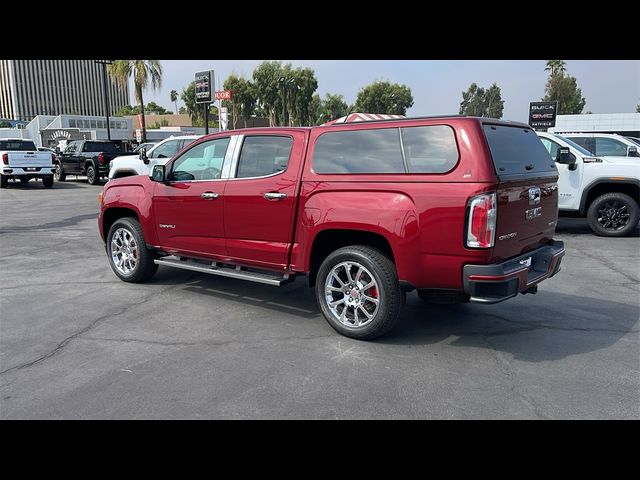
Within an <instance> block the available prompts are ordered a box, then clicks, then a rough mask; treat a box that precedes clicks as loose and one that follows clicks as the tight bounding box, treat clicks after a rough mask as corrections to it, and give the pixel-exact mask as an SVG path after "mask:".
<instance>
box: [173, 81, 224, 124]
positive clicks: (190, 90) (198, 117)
mask: <svg viewBox="0 0 640 480" xmlns="http://www.w3.org/2000/svg"><path fill="white" fill-rule="evenodd" d="M180 99H181V100H182V101H183V102H184V108H185V113H188V114H189V117H190V118H191V125H193V126H194V127H204V104H202V103H196V82H195V80H194V81H193V82H191V83H190V84H189V85H187V86H186V87H185V88H183V89H182V93H181V94H180ZM217 115H218V109H217V108H216V107H215V106H214V105H213V103H210V104H209V126H210V127H217V126H218V122H217V120H216V118H217Z"/></svg>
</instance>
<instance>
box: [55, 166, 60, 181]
mask: <svg viewBox="0 0 640 480" xmlns="http://www.w3.org/2000/svg"><path fill="white" fill-rule="evenodd" d="M55 176H56V180H60V165H56V173H55Z"/></svg>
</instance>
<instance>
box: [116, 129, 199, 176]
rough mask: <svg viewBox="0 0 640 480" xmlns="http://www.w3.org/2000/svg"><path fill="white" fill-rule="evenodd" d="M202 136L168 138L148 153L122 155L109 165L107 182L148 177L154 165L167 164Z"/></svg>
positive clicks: (145, 151) (142, 150)
mask: <svg viewBox="0 0 640 480" xmlns="http://www.w3.org/2000/svg"><path fill="white" fill-rule="evenodd" d="M201 136H202V135H182V136H177V137H169V138H166V139H164V140H163V141H161V142H160V143H158V144H156V145H154V146H153V147H151V148H150V149H149V151H147V150H145V149H144V148H143V149H141V150H140V152H138V154H137V155H122V156H119V157H116V158H114V159H113V160H112V161H111V162H110V163H109V180H112V179H114V178H121V177H129V176H131V175H148V174H149V172H150V171H151V169H152V168H153V166H154V165H157V164H160V163H162V164H164V163H166V162H168V161H169V160H170V159H171V157H172V156H173V155H175V154H176V152H178V151H180V150H182V149H183V148H184V147H185V146H187V145H189V144H190V143H191V142H193V141H194V140H197V139H198V138H200V137H201Z"/></svg>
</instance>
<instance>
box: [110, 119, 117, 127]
mask: <svg viewBox="0 0 640 480" xmlns="http://www.w3.org/2000/svg"><path fill="white" fill-rule="evenodd" d="M109 127H111V128H116V121H115V120H110V121H109Z"/></svg>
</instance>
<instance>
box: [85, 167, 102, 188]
mask: <svg viewBox="0 0 640 480" xmlns="http://www.w3.org/2000/svg"><path fill="white" fill-rule="evenodd" d="M86 174H87V182H89V184H90V185H98V184H99V183H100V175H99V174H98V172H97V171H96V167H94V166H93V165H89V166H87V171H86Z"/></svg>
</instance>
